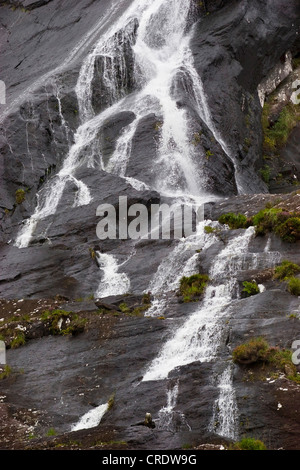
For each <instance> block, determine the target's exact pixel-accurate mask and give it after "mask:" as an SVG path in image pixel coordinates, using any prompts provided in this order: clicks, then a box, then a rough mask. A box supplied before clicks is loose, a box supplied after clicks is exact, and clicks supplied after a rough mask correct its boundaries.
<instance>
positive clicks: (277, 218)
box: [252, 208, 284, 235]
mask: <svg viewBox="0 0 300 470" xmlns="http://www.w3.org/2000/svg"><path fill="white" fill-rule="evenodd" d="M282 212H283V211H282V209H275V208H271V209H263V210H261V211H259V212H258V214H256V215H255V216H254V217H253V218H252V222H253V225H254V226H255V228H256V234H257V235H266V234H267V233H268V232H272V231H273V230H274V228H275V227H276V226H277V225H278V223H281V221H282V222H283V221H284V218H283V214H282Z"/></svg>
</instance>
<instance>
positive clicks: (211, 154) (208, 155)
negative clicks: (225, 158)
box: [205, 150, 214, 160]
mask: <svg viewBox="0 0 300 470" xmlns="http://www.w3.org/2000/svg"><path fill="white" fill-rule="evenodd" d="M205 156H206V158H207V160H208V159H209V157H213V156H214V154H213V153H212V152H211V150H207V151H206V153H205Z"/></svg>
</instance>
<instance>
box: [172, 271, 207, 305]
mask: <svg viewBox="0 0 300 470" xmlns="http://www.w3.org/2000/svg"><path fill="white" fill-rule="evenodd" d="M209 280H210V279H209V276H208V275H207V274H193V275H192V276H190V277H183V278H182V279H181V280H180V288H179V294H180V295H181V296H182V297H183V301H184V302H193V301H197V300H200V298H201V297H202V295H203V294H204V291H205V289H206V286H207V284H208V282H209Z"/></svg>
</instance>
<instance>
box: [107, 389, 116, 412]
mask: <svg viewBox="0 0 300 470" xmlns="http://www.w3.org/2000/svg"><path fill="white" fill-rule="evenodd" d="M115 396H116V394H115V393H113V394H112V395H111V396H110V397H109V400H108V403H107V410H108V411H110V410H111V409H112V407H113V406H114V404H115Z"/></svg>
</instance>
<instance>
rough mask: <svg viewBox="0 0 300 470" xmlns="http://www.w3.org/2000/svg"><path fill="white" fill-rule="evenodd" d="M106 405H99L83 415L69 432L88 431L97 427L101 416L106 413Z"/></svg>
mask: <svg viewBox="0 0 300 470" xmlns="http://www.w3.org/2000/svg"><path fill="white" fill-rule="evenodd" d="M107 409H108V405H107V403H106V404H104V405H99V406H97V407H96V408H94V409H92V410H90V411H88V412H87V413H86V414H85V415H83V416H82V417H81V418H80V420H79V421H78V423H76V424H74V425H73V426H72V427H71V431H80V430H81V429H90V428H95V427H97V426H99V424H100V422H101V420H102V418H103V416H104V415H105V413H106V412H107Z"/></svg>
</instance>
